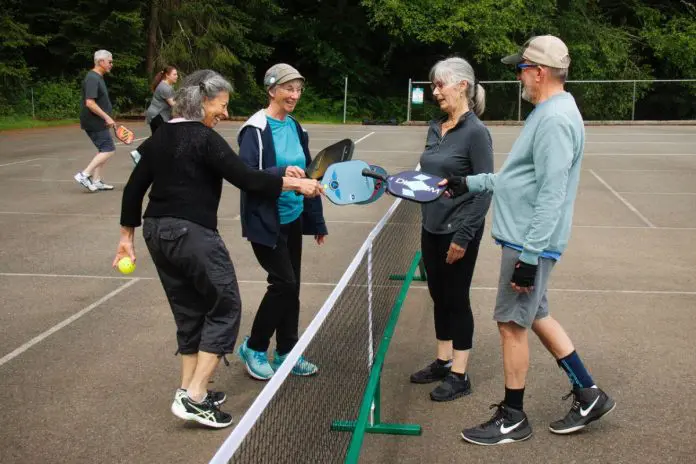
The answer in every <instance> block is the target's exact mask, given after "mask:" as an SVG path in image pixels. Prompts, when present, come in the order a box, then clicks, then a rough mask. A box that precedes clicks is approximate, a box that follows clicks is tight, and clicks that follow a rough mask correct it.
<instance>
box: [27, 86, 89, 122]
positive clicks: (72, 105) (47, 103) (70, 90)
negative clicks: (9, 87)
mask: <svg viewBox="0 0 696 464" xmlns="http://www.w3.org/2000/svg"><path fill="white" fill-rule="evenodd" d="M34 105H35V108H36V116H37V117H38V118H39V119H68V118H77V117H79V115H80V88H79V87H78V86H77V85H75V83H74V82H65V81H57V82H42V83H40V84H39V85H37V86H36V88H35V89H34Z"/></svg>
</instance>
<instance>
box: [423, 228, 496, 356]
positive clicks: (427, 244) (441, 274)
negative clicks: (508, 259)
mask: <svg viewBox="0 0 696 464" xmlns="http://www.w3.org/2000/svg"><path fill="white" fill-rule="evenodd" d="M482 235H483V225H481V228H480V229H479V231H478V232H477V233H476V235H475V236H474V238H473V239H472V240H471V241H470V242H469V244H468V245H467V248H466V253H464V257H463V258H462V259H460V260H459V261H457V262H455V263H454V264H447V263H446V262H445V259H446V257H447V250H448V249H449V246H450V243H451V242H452V237H453V236H454V234H445V235H436V234H431V233H430V232H428V231H426V230H425V229H423V230H422V232H421V251H422V253H423V264H425V271H426V273H427V276H428V290H430V297H431V298H432V299H433V303H434V307H435V311H434V313H435V337H436V338H437V339H438V340H442V341H448V340H452V346H453V348H454V349H455V350H469V349H471V347H472V345H473V338H474V315H473V314H472V312H471V301H470V299H469V290H470V288H471V279H472V277H473V275H474V267H475V266H476V258H477V256H478V252H479V245H480V244H481V236H482Z"/></svg>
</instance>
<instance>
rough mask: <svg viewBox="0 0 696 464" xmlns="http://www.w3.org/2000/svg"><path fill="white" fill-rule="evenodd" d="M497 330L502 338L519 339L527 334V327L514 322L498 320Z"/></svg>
mask: <svg viewBox="0 0 696 464" xmlns="http://www.w3.org/2000/svg"><path fill="white" fill-rule="evenodd" d="M498 332H499V333H500V338H501V339H503V340H520V339H523V338H524V337H526V336H527V329H525V328H524V327H522V326H519V325H517V324H515V323H514V322H498Z"/></svg>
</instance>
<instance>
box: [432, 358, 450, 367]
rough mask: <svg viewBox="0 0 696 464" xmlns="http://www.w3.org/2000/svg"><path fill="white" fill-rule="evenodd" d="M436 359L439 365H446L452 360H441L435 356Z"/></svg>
mask: <svg viewBox="0 0 696 464" xmlns="http://www.w3.org/2000/svg"><path fill="white" fill-rule="evenodd" d="M436 361H437V363H438V364H439V365H441V366H446V365H448V364H449V363H451V362H452V360H448V361H443V360H442V359H440V358H437V359H436Z"/></svg>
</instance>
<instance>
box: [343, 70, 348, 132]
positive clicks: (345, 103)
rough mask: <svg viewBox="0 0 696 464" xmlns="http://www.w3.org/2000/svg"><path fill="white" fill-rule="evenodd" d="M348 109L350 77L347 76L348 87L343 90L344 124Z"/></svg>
mask: <svg viewBox="0 0 696 464" xmlns="http://www.w3.org/2000/svg"><path fill="white" fill-rule="evenodd" d="M347 109H348V76H346V85H345V87H344V89H343V124H345V123H346V111H347Z"/></svg>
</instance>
